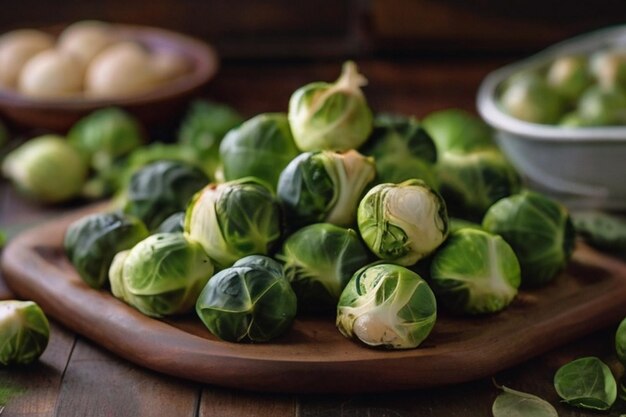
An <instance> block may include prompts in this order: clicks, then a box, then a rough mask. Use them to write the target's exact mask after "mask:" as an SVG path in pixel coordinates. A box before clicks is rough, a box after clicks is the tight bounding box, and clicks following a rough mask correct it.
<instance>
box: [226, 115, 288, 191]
mask: <svg viewBox="0 0 626 417" xmlns="http://www.w3.org/2000/svg"><path fill="white" fill-rule="evenodd" d="M298 153H299V151H298V148H296V145H295V143H294V142H293V136H291V130H290V129H289V122H288V120H287V115H285V114H283V113H264V114H259V115H258V116H255V117H253V118H252V119H250V120H248V121H247V122H245V123H244V124H242V125H241V126H239V127H237V128H235V129H233V130H231V131H230V132H228V134H227V135H226V136H225V137H224V140H223V141H222V144H221V145H220V157H221V159H222V164H223V168H224V179H225V180H226V181H230V180H236V179H239V178H244V177H256V178H259V179H261V180H263V181H265V182H266V183H267V184H269V185H270V186H271V187H272V189H273V190H275V189H276V183H277V182H278V177H279V175H280V172H281V171H282V170H283V169H284V168H285V167H286V166H287V164H288V163H289V162H290V161H291V160H292V159H293V158H295V157H296V156H297V155H298Z"/></svg>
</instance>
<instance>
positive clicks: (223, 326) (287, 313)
mask: <svg viewBox="0 0 626 417" xmlns="http://www.w3.org/2000/svg"><path fill="white" fill-rule="evenodd" d="M248 258H253V259H248ZM248 258H244V259H242V260H240V261H239V265H240V266H233V267H232V268H227V269H224V270H222V271H220V272H218V273H217V274H215V275H214V276H213V278H211V279H210V280H209V282H208V284H207V285H206V287H205V288H204V289H203V290H202V293H201V294H200V296H199V297H198V302H197V303H196V312H197V313H198V316H199V317H200V319H201V320H202V322H203V323H204V325H205V326H206V327H207V328H208V329H209V331H210V332H211V333H213V334H214V335H215V336H217V337H219V338H220V339H223V340H227V341H229V342H243V341H249V342H266V341H268V340H270V339H273V338H275V337H278V336H280V335H281V334H283V333H285V332H286V331H287V330H288V329H289V327H290V326H291V323H292V322H293V319H294V318H295V316H296V309H297V304H296V295H295V293H294V292H293V290H292V289H291V286H290V285H289V282H288V281H287V280H286V279H285V276H284V275H283V273H282V269H281V267H280V264H278V263H277V262H276V261H274V260H272V259H270V258H266V260H265V261H263V260H261V259H259V258H261V257H260V256H255V257H248Z"/></svg>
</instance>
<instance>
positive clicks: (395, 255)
mask: <svg viewBox="0 0 626 417" xmlns="http://www.w3.org/2000/svg"><path fill="white" fill-rule="evenodd" d="M357 216H358V223H359V231H360V232H361V236H362V237H363V240H364V241H365V243H366V244H367V246H368V247H369V248H370V250H371V251H372V252H374V254H375V255H376V256H378V257H379V258H381V259H384V260H386V261H391V262H393V263H397V264H398V265H413V264H414V263H416V262H417V261H419V260H420V259H422V258H424V257H425V256H428V255H429V254H430V253H431V252H433V251H434V250H435V249H437V247H438V246H439V245H440V244H441V243H442V242H443V241H444V240H445V239H446V237H447V236H448V213H447V211H446V204H445V202H444V201H443V199H442V198H441V196H440V195H439V194H438V193H437V192H436V191H434V190H432V189H431V188H430V187H428V186H427V185H426V184H425V183H424V182H423V181H421V180H409V181H405V182H403V183H400V184H380V185H377V186H376V187H374V188H372V189H371V190H370V191H369V192H368V193H367V194H366V195H365V197H363V199H362V200H361V202H360V203H359V208H358V214H357Z"/></svg>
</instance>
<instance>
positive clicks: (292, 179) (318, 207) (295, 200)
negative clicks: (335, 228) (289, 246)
mask: <svg viewBox="0 0 626 417" xmlns="http://www.w3.org/2000/svg"><path fill="white" fill-rule="evenodd" d="M375 176H376V168H375V165H374V161H373V160H372V158H368V157H365V156H363V155H361V154H360V153H358V152H357V151H354V150H350V151H348V152H345V153H337V152H332V151H318V152H305V153H303V154H300V155H298V156H297V157H296V158H295V159H294V160H293V161H291V162H290V163H289V165H287V168H285V169H284V170H283V172H282V173H281V174H280V178H279V180H278V199H279V200H280V201H281V202H282V203H283V205H284V207H285V209H286V210H285V212H286V216H287V223H288V224H289V225H290V226H292V227H298V226H303V225H306V224H310V223H318V222H328V223H333V224H336V225H339V226H350V225H352V224H353V223H354V219H355V214H356V207H357V205H358V203H359V199H360V198H361V195H362V194H363V191H364V190H365V187H366V186H367V184H369V183H370V182H371V181H372V180H373V179H374V177H375Z"/></svg>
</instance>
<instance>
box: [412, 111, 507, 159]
mask: <svg viewBox="0 0 626 417" xmlns="http://www.w3.org/2000/svg"><path fill="white" fill-rule="evenodd" d="M422 126H424V128H425V129H426V131H427V132H428V133H429V134H430V136H431V138H432V139H433V141H434V142H435V144H436V145H437V151H438V154H439V155H441V153H443V152H454V153H468V152H473V151H476V150H479V149H485V148H493V147H495V144H494V142H493V139H492V137H493V132H492V130H491V128H490V127H489V126H488V125H487V124H486V123H485V122H483V121H482V120H481V119H479V118H478V117H476V116H474V115H471V114H469V113H468V112H466V111H463V110H459V109H448V110H441V111H438V112H434V113H431V114H429V115H428V116H427V117H426V118H425V119H424V120H422Z"/></svg>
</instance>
